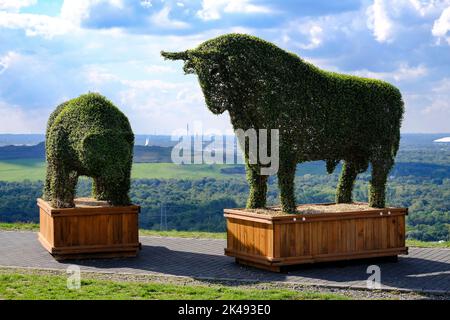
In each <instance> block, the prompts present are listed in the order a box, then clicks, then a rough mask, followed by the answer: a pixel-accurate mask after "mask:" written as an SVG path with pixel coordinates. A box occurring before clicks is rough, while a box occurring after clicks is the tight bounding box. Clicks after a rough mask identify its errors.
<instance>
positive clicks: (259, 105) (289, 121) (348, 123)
mask: <svg viewBox="0 0 450 320" xmlns="http://www.w3.org/2000/svg"><path fill="white" fill-rule="evenodd" d="M161 54H162V56H163V57H164V58H166V59H170V60H183V61H184V63H185V64H184V71H185V73H186V74H197V76H198V79H199V83H200V86H201V88H202V91H203V94H204V96H205V100H206V104H207V106H208V108H209V109H210V110H211V111H212V112H213V113H215V114H221V113H223V112H224V111H225V110H227V111H228V112H229V114H230V118H231V123H232V125H233V127H234V129H235V130H237V129H243V130H247V129H249V128H255V129H267V130H270V129H278V130H279V139H280V140H279V157H280V159H279V163H280V168H279V170H278V173H277V174H278V184H279V188H280V198H281V205H282V209H283V211H285V212H295V209H296V202H295V196H294V176H295V169H296V165H297V163H301V162H305V161H315V160H325V161H326V164H327V171H328V172H329V173H332V172H333V170H334V169H335V167H336V165H337V164H338V163H339V162H340V161H341V160H343V161H344V162H343V168H342V173H341V176H340V180H339V184H338V187H337V192H336V202H337V203H350V202H351V201H352V189H353V185H354V181H355V179H356V176H357V175H358V174H359V173H362V172H364V171H366V170H367V168H368V166H369V163H370V164H371V165H372V179H371V182H370V187H369V205H370V206H372V207H378V208H382V207H384V206H385V186H386V180H387V176H388V173H389V171H390V169H391V168H392V166H393V163H394V158H395V155H396V153H397V150H398V147H399V141H400V126H401V121H402V117H403V108H404V107H403V101H402V97H401V94H400V92H399V90H398V89H397V88H395V87H394V86H392V85H390V84H389V83H386V82H383V81H379V80H372V79H366V78H360V77H355V76H350V75H343V74H338V73H332V72H327V71H324V70H321V69H319V68H317V67H315V66H314V65H312V64H310V63H308V62H306V61H304V60H302V59H301V58H299V57H298V56H297V55H295V54H292V53H289V52H286V51H284V50H282V49H280V48H278V47H277V46H275V45H273V44H271V43H269V42H267V41H264V40H261V39H258V38H256V37H253V36H249V35H244V34H228V35H223V36H220V37H217V38H214V39H211V40H208V41H206V42H204V43H202V44H200V45H199V46H198V47H197V48H196V49H193V50H187V51H183V52H176V53H170V52H161ZM241 145H242V142H241ZM244 155H245V158H246V169H247V179H248V181H249V183H250V195H249V198H248V201H247V207H248V208H261V207H264V206H265V205H266V191H267V176H265V175H261V174H260V167H261V164H260V163H256V164H250V163H249V162H248V150H245V152H244Z"/></svg>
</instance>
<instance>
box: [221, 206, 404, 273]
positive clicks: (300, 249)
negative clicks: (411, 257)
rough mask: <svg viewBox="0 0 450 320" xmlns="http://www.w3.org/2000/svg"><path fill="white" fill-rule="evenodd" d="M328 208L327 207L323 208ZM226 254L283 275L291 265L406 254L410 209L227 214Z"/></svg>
mask: <svg viewBox="0 0 450 320" xmlns="http://www.w3.org/2000/svg"><path fill="white" fill-rule="evenodd" d="M324 205H327V204H324ZM224 212H225V214H224V216H225V218H226V220H227V248H226V249H225V254H226V255H228V256H231V257H235V258H236V262H237V263H241V264H245V265H250V266H254V267H259V268H263V269H268V270H271V271H276V272H280V269H281V267H283V266H288V265H296V264H304V263H314V262H324V261H339V260H351V259H362V258H373V257H396V256H397V255H399V254H407V253H408V248H407V247H406V246H405V216H406V215H407V213H408V209H406V208H384V209H373V210H365V211H351V212H332V213H317V214H293V215H284V216H270V215H263V214H256V213H249V212H246V211H244V210H242V209H225V210H224Z"/></svg>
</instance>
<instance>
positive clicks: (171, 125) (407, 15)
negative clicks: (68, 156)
mask: <svg viewBox="0 0 450 320" xmlns="http://www.w3.org/2000/svg"><path fill="white" fill-rule="evenodd" d="M229 32H242V33H248V34H253V35H256V36H259V37H262V38H264V39H266V40H269V41H272V42H274V43H276V44H277V45H278V46H280V47H281V48H284V49H286V50H289V51H292V52H295V53H297V54H298V55H299V56H300V57H302V58H304V59H305V60H307V61H310V62H312V63H314V64H316V65H317V66H319V67H321V68H324V69H328V70H333V71H337V72H343V73H349V74H354V75H360V76H366V77H373V78H379V79H383V80H387V81H389V82H391V83H393V84H395V85H396V86H398V87H399V88H400V90H401V91H402V94H403V97H404V100H405V103H406V115H405V120H404V124H403V128H402V131H403V132H430V133H431V132H434V133H436V132H450V0H441V1H439V0H428V1H425V0H423V1H421V0H339V1H329V0H297V1H294V0H286V1H267V0H203V1H202V0H174V1H172V0H151V1H150V0H142V1H141V0H57V1H45V0H22V1H16V0H11V1H8V0H0V133H40V132H44V129H45V125H46V121H47V118H48V116H49V114H50V112H51V111H52V110H53V109H54V108H55V107H56V105H57V104H59V103H61V102H63V101H65V100H67V99H69V98H73V97H76V96H78V95H80V94H82V93H85V92H88V91H97V92H100V93H102V94H104V95H105V96H107V97H108V98H110V99H111V100H112V101H113V102H114V103H116V104H117V106H119V107H120V108H121V109H122V110H123V111H124V112H125V113H126V114H127V116H128V117H129V119H130V121H131V124H132V127H133V129H134V131H135V133H148V134H153V133H169V134H170V133H171V132H173V130H177V129H180V128H185V127H186V123H190V124H191V125H192V124H193V123H195V122H197V121H200V122H201V123H202V124H203V128H204V129H206V130H208V129H219V130H226V129H230V128H231V126H230V125H229V118H228V115H226V114H223V115H220V116H216V115H213V114H211V113H210V112H209V111H208V110H207V108H206V107H205V105H204V100H203V96H202V94H201V91H200V88H199V85H198V83H197V79H196V77H195V76H192V75H189V76H185V75H184V74H183V72H182V70H181V67H182V65H181V63H177V62H170V61H164V60H163V59H162V58H161V57H160V55H159V52H160V51H161V50H185V49H188V48H192V47H195V46H197V45H198V44H200V43H201V42H202V41H204V40H207V39H209V38H212V37H215V36H218V35H220V34H225V33H229Z"/></svg>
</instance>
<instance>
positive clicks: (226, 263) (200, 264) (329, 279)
mask: <svg viewBox="0 0 450 320" xmlns="http://www.w3.org/2000/svg"><path fill="white" fill-rule="evenodd" d="M140 241H141V242H142V251H141V252H140V255H139V257H137V258H127V259H112V260H85V261H75V262H74V261H71V262H64V263H60V262H57V261H55V260H54V259H53V257H52V256H51V255H50V254H48V253H47V252H46V251H45V250H44V249H43V248H42V247H41V246H40V244H39V242H38V241H37V234H36V233H34V232H15V231H0V266H9V267H32V268H51V269H65V268H67V266H68V265H69V264H77V265H79V266H80V267H81V270H82V271H83V270H90V271H97V272H118V273H121V272H122V273H136V274H153V275H166V276H167V275H168V276H170V275H172V276H187V277H193V278H197V279H233V280H250V281H264V282H268V281H283V282H295V283H299V284H308V285H321V286H336V287H353V288H366V280H367V278H368V276H369V274H367V273H366V270H367V267H368V266H369V265H370V264H375V263H376V264H378V265H379V266H380V268H381V283H382V288H386V289H399V290H413V291H427V292H435V293H450V249H433V248H424V249H422V248H410V249H409V255H408V256H400V258H399V261H398V262H397V263H392V262H390V263H388V262H384V263H380V262H378V263H377V262H360V263H356V264H355V263H352V264H345V265H340V266H334V265H332V264H325V265H318V266H317V265H315V266H311V265H309V266H302V267H301V268H299V269H297V270H295V271H290V272H288V273H284V274H277V273H271V272H268V271H262V270H258V269H254V268H250V267H242V266H239V265H237V264H235V263H234V259H232V258H230V257H226V256H224V255H223V248H224V246H225V241H224V240H210V239H183V238H158V237H141V238H140Z"/></svg>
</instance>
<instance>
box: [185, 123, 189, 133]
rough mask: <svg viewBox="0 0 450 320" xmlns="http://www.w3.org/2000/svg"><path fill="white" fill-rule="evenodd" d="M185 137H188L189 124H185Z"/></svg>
mask: <svg viewBox="0 0 450 320" xmlns="http://www.w3.org/2000/svg"><path fill="white" fill-rule="evenodd" d="M186 136H189V123H186Z"/></svg>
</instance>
